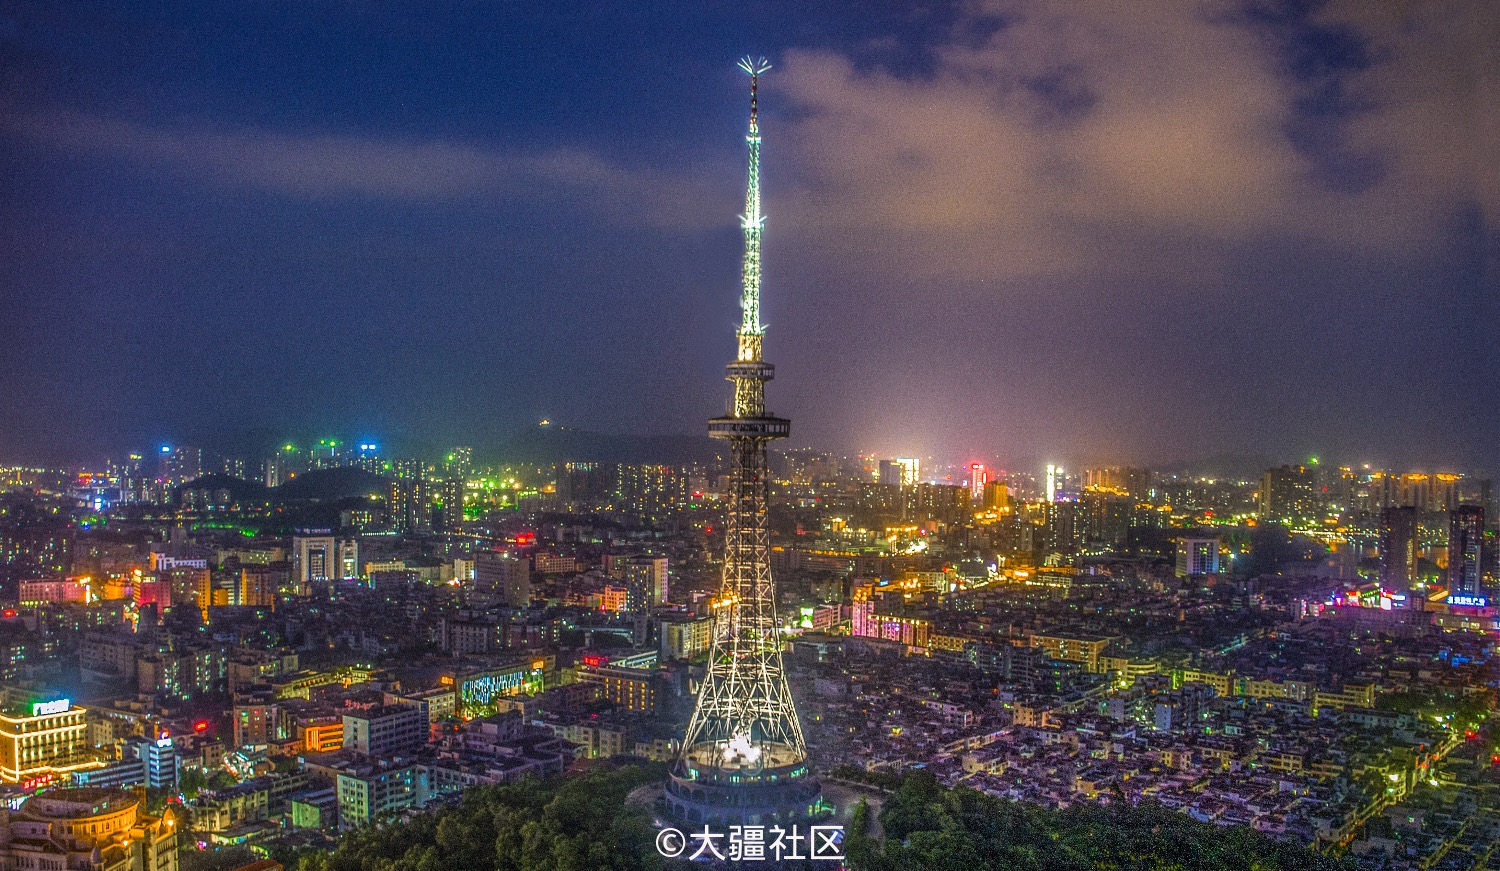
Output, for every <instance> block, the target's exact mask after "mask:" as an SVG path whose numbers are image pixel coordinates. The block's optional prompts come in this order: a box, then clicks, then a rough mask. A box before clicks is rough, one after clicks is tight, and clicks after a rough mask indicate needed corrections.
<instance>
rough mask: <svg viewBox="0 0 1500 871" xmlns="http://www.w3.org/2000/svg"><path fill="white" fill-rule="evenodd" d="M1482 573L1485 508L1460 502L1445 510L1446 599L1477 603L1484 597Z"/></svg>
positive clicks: (1460, 602)
mask: <svg viewBox="0 0 1500 871" xmlns="http://www.w3.org/2000/svg"><path fill="white" fill-rule="evenodd" d="M1483 574H1484V508H1482V507H1480V506H1478V505H1460V506H1459V507H1458V508H1455V509H1454V510H1452V511H1450V512H1448V601H1449V602H1453V601H1454V599H1455V597H1458V602H1457V603H1458V604H1478V602H1479V601H1480V600H1481V599H1483V598H1485V597H1484V591H1483V589H1482V588H1481V586H1480V578H1481V577H1482V576H1483Z"/></svg>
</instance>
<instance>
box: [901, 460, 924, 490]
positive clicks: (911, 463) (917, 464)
mask: <svg viewBox="0 0 1500 871" xmlns="http://www.w3.org/2000/svg"><path fill="white" fill-rule="evenodd" d="M896 465H897V466H900V467H901V486H903V487H915V486H917V482H918V481H921V480H922V461H921V460H920V459H918V458H916V457H897V458H896Z"/></svg>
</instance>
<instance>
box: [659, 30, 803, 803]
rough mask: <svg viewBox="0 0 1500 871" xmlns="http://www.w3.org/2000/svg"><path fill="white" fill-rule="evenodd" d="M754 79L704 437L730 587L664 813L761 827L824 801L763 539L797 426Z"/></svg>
mask: <svg viewBox="0 0 1500 871" xmlns="http://www.w3.org/2000/svg"><path fill="white" fill-rule="evenodd" d="M739 65H740V69H742V70H744V71H745V72H746V73H748V74H749V75H750V128H749V131H748V132H747V133H746V135H745V142H746V144H747V145H748V146H749V152H750V154H749V158H750V161H749V163H750V166H749V178H748V181H747V184H746V188H745V214H744V215H742V216H741V217H740V226H741V227H742V228H743V229H744V231H745V260H744V266H743V269H742V270H741V273H740V276H741V280H742V290H741V292H740V327H739V331H738V332H737V333H736V339H737V340H738V343H737V348H738V350H737V353H736V354H735V359H734V362H733V363H730V364H729V365H728V366H727V367H726V369H727V373H728V374H727V378H728V380H729V381H730V382H732V383H733V384H734V400H733V402H732V403H731V405H730V407H729V409H728V413H727V414H725V416H723V417H716V418H714V419H712V420H710V421H709V422H708V434H709V435H710V436H712V437H713V438H718V439H724V440H726V441H728V442H729V455H730V477H729V506H728V517H727V520H726V523H725V529H724V579H723V585H722V587H721V588H720V591H719V595H718V597H717V598H716V599H715V600H714V602H713V610H714V634H713V643H712V645H711V647H710V648H709V656H708V666H707V672H706V674H705V675H704V678H703V684H702V685H701V686H700V687H699V688H698V699H697V703H696V704H695V705H694V707H693V716H692V719H691V720H689V721H688V727H687V734H686V736H685V737H684V738H683V742H682V752H681V755H679V756H678V759H677V763H676V765H675V766H674V767H673V770H672V780H671V782H670V783H669V784H668V785H667V791H666V793H667V803H668V804H669V805H670V806H671V808H672V810H673V812H674V813H675V814H676V815H677V816H679V817H681V818H682V819H684V820H687V821H689V822H705V823H708V822H714V823H722V824H740V823H750V824H756V823H762V822H767V821H770V820H773V819H791V818H806V817H808V816H810V815H812V814H813V813H814V811H815V810H816V809H817V807H818V805H819V804H820V801H821V795H820V792H821V791H820V789H819V786H818V784H817V782H816V781H815V780H814V779H813V778H812V776H811V773H810V771H809V770H808V766H807V745H806V744H805V743H804V741H803V739H802V725H801V723H799V722H798V720H797V709H796V707H795V706H794V704H793V702H792V693H791V690H790V689H789V688H788V686H787V681H786V673H785V672H784V671H783V670H782V664H781V640H780V635H779V633H778V631H777V625H776V583H775V581H774V580H773V579H772V578H771V563H770V539H769V536H768V533H767V530H766V501H767V483H768V480H769V475H768V474H767V470H766V444H767V443H768V442H770V441H771V440H772V439H781V438H786V437H787V435H788V433H789V432H790V429H791V422H790V421H788V420H786V419H784V418H780V417H775V416H772V415H770V414H768V413H767V412H766V405H765V387H766V382H767V381H770V380H771V377H772V372H773V371H774V367H772V366H771V364H770V363H767V362H765V360H763V359H762V358H761V340H762V338H763V337H764V335H765V326H764V325H763V324H761V322H760V238H761V230H762V228H763V227H764V225H765V215H763V214H762V213H761V209H760V128H759V127H758V126H757V121H756V117H755V112H756V86H757V85H758V84H759V81H760V75H761V74H762V73H764V72H765V71H766V70H768V69H770V68H771V65H770V64H769V63H767V62H766V60H765V58H756V59H751V58H745V59H743V60H741V61H740V64H739Z"/></svg>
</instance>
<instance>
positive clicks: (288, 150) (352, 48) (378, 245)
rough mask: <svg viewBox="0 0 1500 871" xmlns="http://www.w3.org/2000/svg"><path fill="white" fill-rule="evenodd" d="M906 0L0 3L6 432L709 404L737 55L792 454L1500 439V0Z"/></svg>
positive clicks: (358, 431)
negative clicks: (749, 73) (753, 146)
mask: <svg viewBox="0 0 1500 871" xmlns="http://www.w3.org/2000/svg"><path fill="white" fill-rule="evenodd" d="M896 5H897V4H869V5H867V6H861V5H860V4H845V3H833V2H815V0H814V2H798V3H775V4H771V3H727V2H725V3H717V2H715V3H697V2H682V3H645V4H627V3H613V2H611V3H601V4H599V5H598V6H597V7H595V8H589V7H588V6H586V5H584V4H572V3H561V4H552V3H535V4H521V3H509V2H492V3H477V2H476V3H432V4H410V3H394V2H392V3H376V2H347V3H332V2H327V3H325V2H313V0H308V2H297V3H266V2H201V3H176V2H162V3H92V2H88V3H85V2H68V3H57V2H54V0H36V2H8V0H0V461H17V460H36V461H74V460H97V459H98V458H101V457H102V456H103V455H104V454H105V453H106V452H118V451H120V450H122V449H125V448H130V447H144V446H149V445H152V444H155V443H158V442H163V441H184V440H187V441H197V442H199V443H208V446H212V444H211V441H212V440H213V439H214V438H216V437H217V434H223V433H232V432H235V431H252V430H254V431H262V430H264V431H272V432H278V433H280V432H285V433H286V434H288V435H294V436H302V437H306V436H317V435H320V434H337V435H342V436H344V437H348V438H369V439H376V440H380V441H382V442H385V443H390V444H397V445H399V444H401V443H403V442H405V443H409V444H415V443H419V442H421V443H467V444H474V445H476V446H481V447H482V446H484V445H486V444H491V443H496V442H499V441H501V440H503V439H504V437H505V436H507V435H508V434H510V433H513V432H515V431H516V430H518V429H519V428H521V427H524V426H527V425H529V424H531V423H533V422H534V421H535V420H536V419H538V418H540V417H543V416H547V417H551V418H552V419H554V420H558V421H561V422H563V423H567V424H571V425H573V426H577V427H580V428H585V429H597V430H602V431H614V432H630V433H698V432H701V431H702V430H703V427H704V420H705V419H706V418H707V417H709V416H712V415H713V414H715V413H717V412H719V411H720V410H721V409H722V407H723V404H724V402H725V400H726V398H727V397H728V390H729V387H728V385H727V384H726V383H725V382H724V381H723V380H722V372H723V370H722V366H723V364H724V363H725V362H727V361H728V359H729V358H730V357H731V356H732V352H733V335H732V333H733V330H734V325H735V322H736V318H737V310H736V304H737V293H738V288H737V284H738V275H739V256H740V234H739V231H738V226H737V221H736V217H737V215H738V213H739V211H740V209H741V207H742V202H743V199H742V198H743V185H744V168H743V161H744V141H743V128H744V123H745V112H746V108H747V107H746V80H745V77H744V76H743V74H741V73H739V71H738V70H736V68H735V64H734V62H735V60H736V59H737V58H738V57H739V56H740V55H743V54H746V53H754V54H764V55H766V56H768V57H769V58H770V59H771V60H772V62H773V63H774V64H775V69H774V70H773V71H772V72H771V73H770V74H769V75H768V76H767V77H766V79H765V80H764V82H763V95H764V96H763V99H762V112H761V117H762V131H763V133H764V135H765V145H764V148H763V157H764V163H765V186H766V201H767V205H766V211H767V214H768V215H769V218H768V223H767V230H766V280H765V304H764V307H765V318H766V321H767V323H768V324H769V333H768V337H767V343H766V355H767V358H768V359H769V360H771V361H772V362H774V363H775V364H777V372H778V378H777V380H776V381H775V382H773V383H772V384H771V385H770V386H769V389H768V391H769V392H768V404H769V406H770V408H771V410H772V411H774V412H776V413H778V414H781V415H784V416H789V417H790V418H791V419H792V421H793V431H794V433H795V434H796V436H795V438H794V439H793V442H792V444H793V445H814V446H821V447H828V448H835V449H843V450H871V451H878V452H881V453H883V454H887V455H892V454H900V455H930V454H936V455H939V456H946V457H948V458H950V459H953V460H962V459H966V458H971V457H972V458H985V459H988V458H1015V457H1028V458H1046V459H1055V460H1059V461H1069V462H1085V461H1087V462H1094V461H1146V462H1166V461H1174V460H1188V459H1192V458H1195V457H1201V456H1206V455H1212V454H1218V453H1224V452H1231V453H1236V452H1237V453H1253V454H1257V455H1263V456H1268V457H1273V458H1276V459H1277V460H1278V461H1284V460H1295V459H1298V458H1301V457H1304V456H1306V455H1307V454H1309V453H1320V454H1325V455H1331V456H1335V457H1337V458H1340V459H1345V460H1354V461H1364V460H1368V461H1372V462H1377V463H1391V464H1397V465H1401V464H1406V465H1428V466H1432V465H1442V464H1447V465H1456V466H1460V467H1468V468H1478V469H1481V470H1484V471H1493V470H1496V469H1497V467H1500V463H1497V462H1495V457H1496V448H1497V446H1500V389H1497V388H1496V385H1497V382H1500V350H1497V344H1496V337H1497V335H1500V301H1497V297H1500V279H1497V275H1500V271H1497V264H1500V253H1497V252H1500V230H1497V226H1496V217H1495V216H1496V208H1497V206H1500V181H1497V171H1500V170H1497V167H1500V146H1497V143H1500V110H1497V109H1496V107H1497V106H1500V85H1497V82H1500V74H1497V72H1496V64H1497V60H1496V59H1497V57H1500V53H1497V52H1496V51H1495V46H1496V45H1500V24H1497V20H1500V16H1497V9H1500V4H1495V3H1492V2H1485V0H1475V2H1472V3H1462V2H1455V3H1448V2H1433V3H1426V2H1411V3H1382V2H1372V0H1348V2H1330V3H1295V2H1287V3H1277V2H1250V3H1220V2H1203V3H1191V2H1187V3H1185V2H1180V0H1136V2H1129V3H1120V2H1080V0H1039V2H1006V0H997V2H993V3H988V4H954V5H947V4H940V3H922V4H910V5H904V8H903V9H901V10H893V9H891V8H889V7H894V6H896ZM419 7H420V10H421V11H415V10H416V9H418V8H419ZM554 7H556V8H554ZM559 9H560V10H563V11H558V10H559Z"/></svg>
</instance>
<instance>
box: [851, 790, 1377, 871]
mask: <svg viewBox="0 0 1500 871" xmlns="http://www.w3.org/2000/svg"><path fill="white" fill-rule="evenodd" d="M880 821H881V823H882V825H883V826H884V827H885V838H884V840H874V839H871V838H870V837H869V836H868V834H867V833H868V830H869V820H868V812H867V811H861V810H856V812H855V815H854V819H853V821H852V824H851V825H850V827H849V841H848V851H847V852H848V855H849V860H850V861H849V865H850V867H851V868H853V869H856V871H898V869H902V871H904V869H918V871H920V869H933V871H938V869H951V868H959V869H981V868H1004V869H1007V871H1095V869H1103V871H1109V869H1118V871H1125V869H1141V871H1294V869H1295V871H1325V869H1326V871H1339V869H1344V868H1346V867H1348V866H1347V865H1346V864H1345V863H1343V862H1341V861H1340V860H1337V859H1334V858H1331V857H1328V856H1322V855H1319V854H1317V853H1314V852H1312V851H1311V850H1308V849H1305V848H1302V847H1299V846H1295V845H1291V844H1284V843H1281V842H1278V841H1275V840H1272V839H1270V838H1268V837H1266V836H1264V835H1261V834H1259V833H1257V832H1254V831H1252V830H1250V829H1247V828H1243V827H1219V826H1212V825H1208V824H1206V823H1199V822H1196V821H1194V820H1193V819H1191V818H1190V817H1188V816H1187V815H1185V814H1181V813H1178V812H1176V811H1173V810H1170V809H1167V808H1163V807H1160V806H1157V805H1142V806H1130V805H1122V804H1116V805H1107V806H1106V805H1094V804H1085V805H1080V806H1077V807H1073V808H1070V809H1068V810H1065V811H1054V810H1049V809H1046V808H1042V807H1038V806H1035V805H1028V804H1021V803H1017V802H1012V801H1007V800H1005V799H999V798H994V797H992V796H988V795H985V794H983V793H980V792H976V791H975V790H972V789H966V788H958V789H952V790H945V789H943V788H941V787H940V786H938V784H937V782H936V781H935V780H934V779H933V778H932V776H931V775H928V774H925V773H921V772H919V773H916V774H911V775H908V776H907V777H906V779H905V780H904V781H903V782H902V784H901V785H900V787H899V788H898V789H897V790H896V791H895V792H894V793H893V794H891V795H890V796H888V797H887V798H886V800H885V809H884V811H883V812H882V813H881V815H880Z"/></svg>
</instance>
